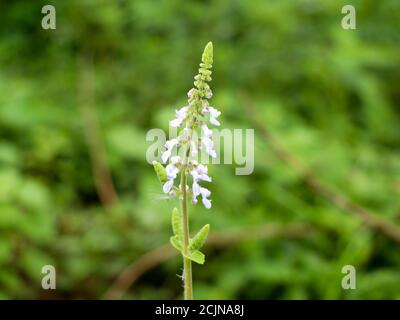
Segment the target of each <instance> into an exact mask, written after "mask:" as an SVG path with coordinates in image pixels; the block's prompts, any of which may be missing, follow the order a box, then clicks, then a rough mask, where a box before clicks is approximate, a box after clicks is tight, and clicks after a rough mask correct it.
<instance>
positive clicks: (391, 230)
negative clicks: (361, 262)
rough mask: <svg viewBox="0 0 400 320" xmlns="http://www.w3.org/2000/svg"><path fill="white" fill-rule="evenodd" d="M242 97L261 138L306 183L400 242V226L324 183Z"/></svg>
mask: <svg viewBox="0 0 400 320" xmlns="http://www.w3.org/2000/svg"><path fill="white" fill-rule="evenodd" d="M241 98H242V101H243V105H244V107H245V109H246V112H247V115H248V117H249V119H250V121H251V123H252V125H253V126H254V128H255V129H256V131H257V132H258V134H259V135H260V136H261V138H262V139H263V140H264V141H265V142H266V143H267V144H268V146H269V147H270V149H271V150H272V152H273V153H275V155H276V156H277V157H278V158H279V159H280V160H282V161H283V162H285V163H286V164H287V165H288V166H289V167H291V168H292V169H293V170H294V171H296V172H297V173H298V174H299V175H300V176H302V177H303V180H304V181H305V183H306V184H307V185H308V186H309V187H310V188H311V189H312V190H314V192H316V193H317V194H319V195H320V196H322V197H323V198H325V199H326V200H327V201H328V202H330V203H331V204H333V205H334V206H336V207H337V208H339V209H341V210H343V211H346V212H348V213H351V214H353V215H354V216H357V217H358V218H359V219H360V220H361V221H362V222H363V223H364V224H365V225H367V226H369V227H370V228H372V229H375V230H377V231H379V232H381V233H383V234H385V235H386V236H387V237H389V238H391V239H393V240H395V241H397V242H400V228H399V227H397V226H396V225H394V224H392V223H390V222H389V221H387V220H385V219H383V218H380V217H378V216H377V215H376V214H375V213H372V212H371V211H369V210H368V209H366V208H364V207H362V206H360V205H359V204H357V203H355V202H353V201H352V200H350V199H348V198H347V197H346V196H344V195H342V194H340V193H338V192H337V191H335V190H333V189H332V188H330V187H329V186H327V185H325V184H324V183H322V182H321V181H320V180H319V179H318V177H317V176H316V175H315V174H313V172H312V171H311V170H309V169H307V168H306V167H305V166H304V164H303V163H302V162H301V161H300V160H299V159H298V158H296V157H295V156H293V155H292V154H290V153H289V152H288V151H286V150H285V149H284V148H283V147H282V146H281V145H280V144H279V143H278V142H277V141H276V140H275V138H274V136H273V135H272V134H271V132H270V131H269V130H268V129H267V127H266V126H265V124H264V123H262V122H260V118H259V117H258V116H257V112H256V108H255V106H254V104H253V102H252V100H251V99H250V97H249V96H248V95H247V94H244V93H242V94H241Z"/></svg>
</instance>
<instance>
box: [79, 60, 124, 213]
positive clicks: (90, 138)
mask: <svg viewBox="0 0 400 320" xmlns="http://www.w3.org/2000/svg"><path fill="white" fill-rule="evenodd" d="M79 65H80V82H79V98H80V108H81V113H82V121H83V129H84V133H85V138H86V142H87V144H88V151H89V156H90V161H91V165H92V171H93V177H94V181H95V186H96V190H97V194H98V196H99V199H100V201H101V203H102V205H103V206H104V207H110V206H112V205H114V204H115V203H116V202H117V201H118V196H117V193H116V191H115V188H114V184H113V181H112V177H111V174H110V171H109V169H108V165H107V157H106V151H105V148H104V145H103V144H102V142H101V141H102V139H101V135H100V128H99V122H98V119H97V113H96V109H95V98H94V68H93V57H92V55H89V54H83V53H82V54H81V55H80V60H79Z"/></svg>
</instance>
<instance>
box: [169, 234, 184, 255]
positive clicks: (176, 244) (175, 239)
mask: <svg viewBox="0 0 400 320" xmlns="http://www.w3.org/2000/svg"><path fill="white" fill-rule="evenodd" d="M169 242H171V244H172V246H173V247H174V248H175V249H176V250H178V251H179V252H182V242H181V240H180V239H179V238H178V236H173V237H171V238H169Z"/></svg>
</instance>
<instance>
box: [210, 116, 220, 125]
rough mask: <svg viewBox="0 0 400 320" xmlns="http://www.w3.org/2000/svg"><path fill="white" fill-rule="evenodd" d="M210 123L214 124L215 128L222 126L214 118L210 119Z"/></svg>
mask: <svg viewBox="0 0 400 320" xmlns="http://www.w3.org/2000/svg"><path fill="white" fill-rule="evenodd" d="M210 123H211V124H213V125H214V126H220V125H221V123H220V122H219V121H218V120H217V119H215V118H213V117H210Z"/></svg>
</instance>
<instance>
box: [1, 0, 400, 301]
mask: <svg viewBox="0 0 400 320" xmlns="http://www.w3.org/2000/svg"><path fill="white" fill-rule="evenodd" d="M48 2H49V1H41V0H38V1H28V0H26V1H22V0H19V1H3V2H1V4H0V9H1V20H2V22H1V25H0V37H1V38H0V39H1V41H0V65H1V70H2V71H1V73H0V298H43V299H45V298H50V299H51V298H100V297H101V296H102V295H103V293H104V292H105V291H106V290H107V288H108V287H109V286H110V285H111V283H112V281H113V280H114V279H115V278H116V276H117V275H118V274H119V273H120V272H121V270H123V269H124V268H125V267H126V266H127V265H129V264H130V263H131V262H133V261H135V260H136V259H137V258H139V257H140V256H141V255H143V254H144V253H146V252H148V251H149V250H151V249H153V248H155V247H157V246H159V245H162V244H165V243H167V242H168V239H169V237H170V235H171V230H170V212H171V208H172V207H173V206H174V205H175V203H174V202H173V201H159V200H157V198H156V197H153V194H154V193H158V192H160V190H161V189H160V185H159V183H158V181H157V178H156V176H155V175H154V172H153V168H152V166H151V165H150V164H148V163H147V162H146V159H145V152H146V148H147V146H148V143H146V141H145V134H146V132H147V130H149V129H150V128H154V127H159V128H163V129H166V126H167V124H168V120H169V119H171V118H172V116H173V112H174V109H175V108H177V107H179V106H181V105H184V103H185V99H186V92H187V90H188V89H190V87H191V82H192V77H193V75H194V74H195V72H196V69H197V64H198V61H199V58H200V54H201V50H202V48H203V46H204V44H205V43H206V42H208V41H210V40H211V41H213V43H214V51H215V54H214V55H215V61H214V64H215V68H214V73H213V79H214V80H213V83H212V87H213V91H214V97H213V100H212V101H213V103H214V105H215V106H216V107H217V108H219V109H220V110H221V111H222V116H221V122H222V124H223V127H228V128H252V124H251V123H250V122H249V121H248V119H247V118H246V114H245V112H244V108H243V103H242V102H241V100H240V96H241V93H243V92H245V93H246V94H247V95H249V96H250V97H251V98H252V100H253V102H254V103H255V104H256V106H257V110H258V117H259V119H260V120H261V121H262V122H263V123H265V125H266V126H267V127H268V128H269V130H270V131H271V132H272V133H273V135H274V136H275V137H276V139H278V141H279V143H280V144H282V145H283V146H284V147H285V148H287V150H289V151H290V152H291V153H293V154H294V155H295V156H297V157H299V158H301V159H302V160H303V161H304V162H305V163H306V164H307V165H308V166H309V167H310V168H312V170H313V172H314V173H315V174H316V175H318V177H319V178H320V179H321V180H322V181H323V182H324V183H327V184H329V185H331V186H332V187H333V188H334V189H335V190H337V191H339V192H340V193H343V194H346V195H347V196H348V197H350V198H351V199H352V200H354V201H355V202H357V203H359V204H361V205H363V206H365V207H367V208H369V209H370V210H371V211H374V212H376V214H378V215H379V216H380V217H382V218H385V219H387V220H388V221H390V222H391V223H393V224H397V225H398V226H400V197H399V193H400V108H399V103H400V86H399V84H400V46H399V43H400V34H399V30H400V3H399V1H398V0H385V1H372V0H363V1H361V0H354V1H352V4H353V5H354V6H355V7H356V10H357V30H343V29H342V28H341V25H340V22H341V19H342V17H343V15H342V14H341V8H342V6H343V5H344V4H347V2H345V1H339V0H337V1H313V0H301V1H291V0H280V1H264V0H254V1H239V0H234V1H222V0H216V1H178V0H168V1H167V0H155V1H148V0H132V1H128V0H125V1H124V0H119V1H111V0H108V1H106V0H99V1H94V0H69V1H57V0H53V1H50V2H51V4H53V5H54V6H55V7H56V10H57V29H56V30H43V29H42V28H41V19H42V17H43V15H42V14H41V7H42V6H43V5H45V4H48ZM85 55H91V56H93V65H94V79H95V80H94V96H95V97H94V99H95V100H94V108H95V110H96V113H97V117H98V121H99V128H100V138H101V139H100V140H101V143H103V144H104V148H105V150H106V154H107V161H108V165H109V168H110V172H111V175H112V178H113V181H114V184H115V188H116V190H117V193H118V195H119V198H118V199H119V202H118V204H116V205H115V206H113V207H111V208H104V207H103V206H102V205H101V201H100V199H99V196H98V193H97V191H96V185H95V180H94V176H93V168H92V162H91V158H90V153H89V151H88V150H89V149H88V143H87V139H86V138H85V130H87V123H85V121H84V119H85V115H84V113H83V112H82V108H81V105H82V99H81V98H80V92H81V91H82V66H81V64H80V62H79V61H80V59H81V57H82V56H85ZM256 138H257V140H256V150H255V156H256V163H255V171H254V173H253V174H252V175H250V176H235V174H234V166H230V165H219V166H213V167H211V168H210V174H211V175H212V176H213V181H214V182H213V184H212V185H211V189H212V191H213V194H212V199H213V208H212V210H210V211H208V210H205V209H204V208H202V207H201V206H197V207H194V208H191V219H192V221H193V223H192V226H193V230H198V229H199V227H200V226H202V225H204V224H205V223H208V222H210V223H211V225H212V230H211V234H212V233H214V232H218V230H227V229H238V228H246V227H250V226H257V225H261V224H269V223H276V224H279V225H285V224H290V223H305V224H309V225H311V226H312V228H313V230H315V231H314V232H311V233H310V234H308V235H305V236H304V237H303V238H301V239H289V238H285V237H277V238H271V239H263V240H251V241H250V240H249V241H242V242H238V243H235V244H232V246H228V247H226V248H224V249H215V248H212V247H207V246H206V247H205V248H204V250H205V253H206V254H207V261H206V264H205V265H204V266H197V265H196V266H194V287H195V296H196V298H204V299H213V298H219V299H234V298H245V299H248V298H255V299H270V298H271V299H282V298H289V299H291V298H298V299H307V298H321V299H328V298H329V299H337V298H347V299H350V298H370V299H381V298H388V299H394V298H397V299H399V298H400V273H399V268H400V254H399V244H398V243H395V242H394V241H393V240H391V239H388V238H387V237H386V236H384V235H382V234H381V233H379V232H376V231H374V230H371V229H369V228H368V227H366V226H364V225H362V224H361V222H360V220H359V219H358V218H356V217H355V216H353V215H351V214H349V213H346V212H343V211H340V210H338V209H337V208H335V207H333V206H332V205H331V204H330V203H328V202H327V201H326V200H324V199H323V198H321V197H320V196H318V195H317V194H315V193H314V192H313V191H312V190H310V189H308V188H307V187H306V186H305V184H304V181H303V180H302V177H300V176H299V175H298V174H296V173H295V172H294V171H293V170H291V169H290V168H289V167H288V166H287V165H285V164H284V163H282V162H281V161H280V160H278V159H277V157H276V155H274V154H273V153H272V152H271V150H270V149H269V147H268V145H267V144H265V142H264V141H262V140H261V139H260V137H259V135H258V133H257V131H256ZM46 264H53V265H54V266H55V267H56V269H57V290H55V291H45V290H43V289H42V288H41V285H40V281H41V278H42V276H43V275H42V274H41V267H42V266H43V265H46ZM345 264H352V265H354V266H355V267H356V269H357V290H348V291H344V290H342V289H341V286H340V282H341V278H342V276H343V275H342V274H341V268H342V266H343V265H345ZM180 268H181V260H180V259H179V258H178V257H176V258H173V259H171V260H169V261H168V262H166V263H164V264H162V265H159V266H157V267H156V268H155V269H153V270H150V271H149V272H147V273H146V274H145V275H144V276H143V277H141V278H140V279H139V280H138V282H137V283H136V284H135V286H134V287H133V288H132V289H131V290H129V291H128V292H127V293H126V294H125V295H124V298H131V299H137V298H156V299H160V298H180V295H181V283H180V280H179V279H178V278H177V277H176V274H177V273H180Z"/></svg>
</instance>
